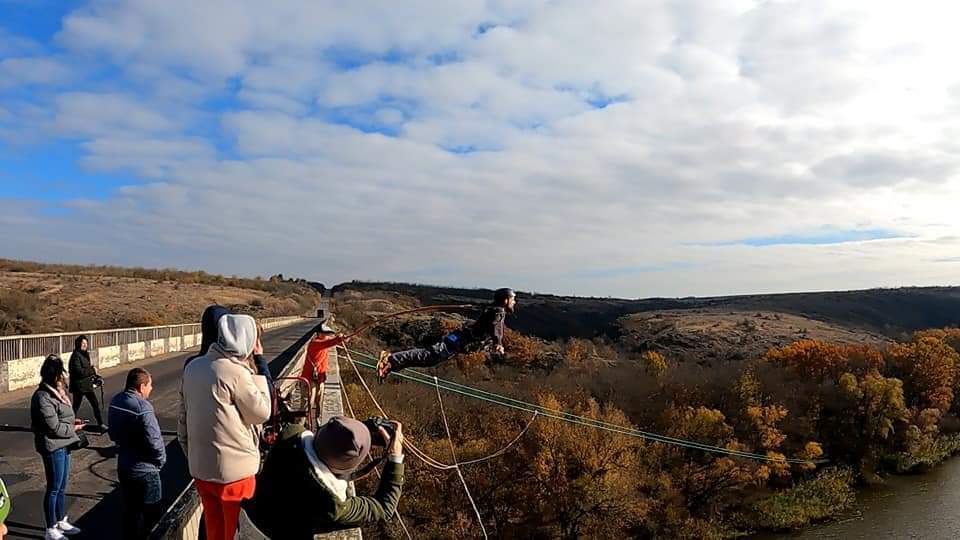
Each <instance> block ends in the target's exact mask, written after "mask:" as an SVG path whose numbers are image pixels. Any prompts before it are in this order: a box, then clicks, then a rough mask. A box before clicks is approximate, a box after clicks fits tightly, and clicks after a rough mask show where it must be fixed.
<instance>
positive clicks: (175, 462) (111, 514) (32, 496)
mask: <svg viewBox="0 0 960 540" xmlns="http://www.w3.org/2000/svg"><path fill="white" fill-rule="evenodd" d="M318 323H319V319H306V320H304V321H303V322H299V323H295V324H293V325H290V326H287V327H284V328H278V329H276V330H273V331H269V332H267V333H266V334H265V336H264V341H263V345H264V354H265V355H266V356H267V358H268V359H271V362H270V371H271V372H273V374H274V376H276V375H277V374H278V373H279V372H280V371H281V370H282V369H283V367H284V366H285V365H286V364H287V363H288V362H289V361H290V360H292V359H293V357H294V356H295V354H296V352H297V351H298V350H299V349H300V347H301V346H302V345H303V344H304V343H306V341H307V340H308V339H309V335H310V333H311V331H312V330H313V329H314V328H315V327H316V325H317V324H318ZM191 354H195V353H194V352H184V353H176V354H168V355H164V356H161V357H158V358H157V359H150V360H147V361H144V362H137V363H133V364H126V365H123V366H118V367H116V368H111V369H107V370H104V371H102V372H101V375H103V377H104V379H105V380H106V385H105V388H104V397H105V399H106V400H107V401H108V402H109V400H110V399H111V398H112V397H113V396H114V395H115V394H116V393H117V392H120V391H122V390H123V385H124V381H125V379H126V373H127V371H128V370H129V369H130V368H132V367H143V368H145V369H147V370H148V371H149V372H150V373H151V375H152V376H153V385H154V389H153V394H152V395H151V396H150V401H151V402H153V405H154V408H155V409H156V411H157V417H158V419H159V421H160V429H161V430H163V431H164V432H165V433H169V434H165V436H164V440H165V441H166V443H167V464H166V466H164V468H163V470H162V471H161V479H162V481H163V496H164V503H165V507H166V506H169V504H170V503H172V502H173V499H174V498H176V496H177V495H178V494H179V493H180V491H182V490H183V488H184V487H185V486H186V485H187V482H188V480H189V478H188V474H187V467H186V460H185V458H184V456H183V453H182V452H181V451H180V445H179V444H178V443H177V442H176V440H175V437H174V436H173V433H175V432H176V429H177V409H178V399H179V398H178V389H179V385H180V373H181V371H182V368H183V361H184V360H185V359H186V358H187V357H188V356H190V355H191ZM64 361H66V358H65V359H64ZM32 393H33V389H32V388H30V389H23V390H18V391H15V392H10V393H8V394H5V395H0V476H2V477H3V480H4V482H5V483H6V485H7V489H8V490H9V491H10V496H11V499H12V500H13V511H12V513H11V514H10V516H9V518H8V520H7V526H8V527H9V529H10V534H9V536H8V538H39V539H42V538H43V533H44V524H43V491H44V475H43V465H42V463H41V462H40V456H39V455H38V454H37V453H36V451H35V450H34V448H33V434H32V433H30V432H29V431H28V430H29V426H30V396H31V395H32ZM106 406H107V405H104V408H105V409H106ZM78 416H80V417H81V418H84V419H88V420H92V419H93V411H92V410H91V408H90V405H89V404H88V402H87V401H86V400H84V403H83V405H82V407H81V408H80V412H79V414H78ZM104 418H105V419H106V416H105V417H104ZM4 425H6V426H7V427H2V426H4ZM20 428H26V430H21V429H20ZM87 435H88V437H89V439H90V447H89V448H87V449H85V450H81V451H78V452H74V453H73V454H72V456H71V459H72V461H71V464H70V479H69V481H68V482H67V498H66V503H67V515H68V516H70V520H71V522H73V523H74V524H75V525H76V526H78V527H80V528H81V529H83V533H82V534H80V535H79V536H75V537H74V538H79V539H81V540H82V539H85V538H89V539H97V540H113V539H117V540H120V539H121V533H120V515H121V506H120V492H119V484H117V463H116V457H115V451H114V448H113V443H112V442H111V441H110V438H109V437H108V436H107V435H106V434H104V435H96V434H92V433H88V434H87Z"/></svg>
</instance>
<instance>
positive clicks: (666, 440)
mask: <svg viewBox="0 0 960 540" xmlns="http://www.w3.org/2000/svg"><path fill="white" fill-rule="evenodd" d="M355 352H357V354H358V355H360V356H362V357H365V358H368V359H375V358H374V357H373V356H371V355H368V354H365V353H363V352H361V351H355ZM351 362H354V363H356V364H359V365H361V366H363V367H365V368H368V369H376V366H375V365H371V364H368V363H365V362H362V361H358V360H351ZM355 369H356V368H355ZM411 374H412V375H411ZM393 375H394V376H396V377H398V378H400V379H405V380H410V381H412V382H416V383H418V384H423V385H429V386H434V383H433V382H431V381H430V380H429V376H428V375H425V374H423V373H420V372H418V371H415V370H408V373H396V372H395V373H393ZM441 381H442V382H443V384H440V382H441ZM437 384H439V385H440V386H441V388H443V389H444V390H446V391H448V392H452V393H456V394H460V395H463V396H466V397H470V398H473V399H478V400H481V401H487V402H490V403H494V404H496V405H500V406H502V407H507V408H512V409H516V410H521V411H526V412H530V413H533V412H539V413H540V414H542V415H543V416H546V417H548V418H553V419H556V420H561V421H564V422H568V423H571V424H577V425H582V426H586V427H591V428H594V429H601V430H605V431H609V432H613V433H619V434H621V435H626V436H629V437H635V438H640V439H645V440H649V441H652V442H658V443H662V444H667V445H672V446H678V447H682V448H688V449H692V450H700V451H704V452H710V453H714V454H722V455H727V456H731V457H740V458H745V459H752V460H756V461H764V462H778V463H795V464H816V465H819V464H823V463H828V460H825V459H821V460H808V459H795V458H794V459H791V458H779V457H771V456H767V455H764V454H757V453H754V452H745V451H740V450H732V449H729V448H723V447H720V446H714V445H709V444H704V443H699V442H696V441H689V440H685V439H678V438H675V437H670V436H667V435H660V434H657V433H651V432H647V431H642V430H639V429H633V428H626V427H623V426H618V425H616V424H612V423H609V422H604V421H602V420H596V419H593V418H588V417H583V416H578V415H575V414H572V413H568V412H565V411H560V410H556V409H550V408H547V407H543V406H542V405H536V404H533V403H528V402H525V401H520V400H517V399H514V398H510V397H507V396H502V395H499V394H494V393H492V392H487V391H485V390H480V389H478V388H473V387H470V386H467V385H463V384H459V383H455V382H452V381H445V380H443V379H438V381H437Z"/></svg>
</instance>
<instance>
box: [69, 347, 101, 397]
mask: <svg viewBox="0 0 960 540" xmlns="http://www.w3.org/2000/svg"><path fill="white" fill-rule="evenodd" d="M84 339H87V338H86V336H77V339H76V341H75V342H74V344H73V353H71V354H70V362H69V364H68V369H69V370H70V391H71V392H74V393H77V392H83V393H85V392H93V390H94V388H93V378H94V377H96V376H97V370H96V369H94V368H93V364H91V363H90V351H81V350H80V342H81V341H83V340H84ZM88 343H89V341H88Z"/></svg>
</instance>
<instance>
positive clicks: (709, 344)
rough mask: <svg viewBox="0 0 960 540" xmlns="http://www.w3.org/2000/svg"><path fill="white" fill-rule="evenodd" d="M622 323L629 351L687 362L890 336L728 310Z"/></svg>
mask: <svg viewBox="0 0 960 540" xmlns="http://www.w3.org/2000/svg"><path fill="white" fill-rule="evenodd" d="M618 324H619V326H620V331H621V333H620V336H619V338H618V340H617V341H618V343H619V345H620V346H621V347H623V348H624V349H625V350H627V351H630V352H644V351H656V352H659V353H660V354H663V355H665V356H667V357H669V358H673V359H676V360H685V361H697V362H708V361H712V360H720V361H736V360H746V359H748V358H757V357H760V356H762V355H763V354H764V353H766V352H767V351H768V350H769V349H770V348H771V347H783V346H785V345H789V344H790V343H793V342H795V341H799V340H804V339H813V340H819V341H826V342H830V343H842V344H849V345H853V344H870V345H882V344H884V343H888V342H889V341H890V340H889V339H888V338H886V337H883V336H880V335H876V334H873V333H870V332H866V331H863V330H857V329H851V328H846V327H842V326H838V325H835V324H830V323H826V322H823V321H817V320H814V319H810V318H807V317H801V316H799V315H791V314H788V313H777V312H771V311H755V312H750V311H735V310H726V309H691V310H684V311H680V310H665V311H649V312H644V313H635V314H632V315H627V316H624V317H622V318H621V319H620V320H619V321H618Z"/></svg>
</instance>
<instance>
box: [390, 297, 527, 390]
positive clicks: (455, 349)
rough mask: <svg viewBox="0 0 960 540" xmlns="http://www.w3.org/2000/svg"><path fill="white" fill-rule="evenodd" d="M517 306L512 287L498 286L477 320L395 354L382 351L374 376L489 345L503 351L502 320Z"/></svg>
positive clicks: (444, 358)
mask: <svg viewBox="0 0 960 540" xmlns="http://www.w3.org/2000/svg"><path fill="white" fill-rule="evenodd" d="M516 305H517V293H515V292H514V291H513V289H507V288H504V289H497V290H496V291H494V293H493V301H492V302H491V303H490V304H489V305H488V306H487V307H486V308H485V309H484V310H483V313H481V314H480V317H479V318H478V319H477V320H476V322H474V323H473V324H471V325H469V326H467V327H465V328H461V329H460V330H456V331H454V332H451V333H450V334H447V335H446V336H444V338H443V339H441V340H440V341H439V342H438V343H434V344H433V345H431V346H429V347H425V348H416V349H409V350H406V351H400V352H395V353H390V352H388V351H381V352H380V360H379V362H378V363H377V375H378V376H379V377H380V380H383V379H384V378H386V376H387V375H389V374H390V373H392V372H394V371H400V370H402V369H404V368H408V367H431V366H435V365H437V364H439V363H440V362H443V361H445V360H448V359H449V358H450V357H452V356H453V355H455V354H458V353H467V352H474V351H479V350H484V349H487V348H488V347H490V346H491V345H492V348H493V351H494V352H496V353H497V354H503V332H504V321H505V320H506V317H507V314H508V313H513V311H514V309H515V308H516Z"/></svg>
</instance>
